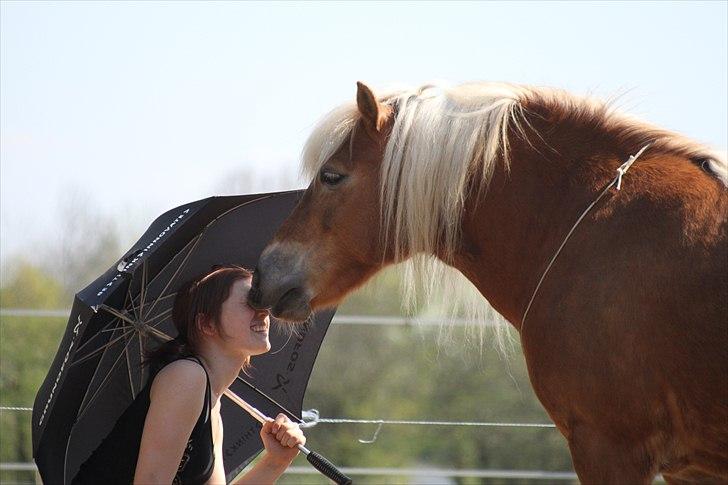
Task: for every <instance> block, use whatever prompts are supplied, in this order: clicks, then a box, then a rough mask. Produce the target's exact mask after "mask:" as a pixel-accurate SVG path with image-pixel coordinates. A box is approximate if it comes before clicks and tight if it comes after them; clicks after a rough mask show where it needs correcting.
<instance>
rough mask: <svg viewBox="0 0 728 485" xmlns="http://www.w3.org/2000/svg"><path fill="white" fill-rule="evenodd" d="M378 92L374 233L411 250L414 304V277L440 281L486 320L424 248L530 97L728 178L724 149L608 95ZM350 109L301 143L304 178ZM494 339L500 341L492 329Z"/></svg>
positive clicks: (341, 136) (470, 87)
mask: <svg viewBox="0 0 728 485" xmlns="http://www.w3.org/2000/svg"><path fill="white" fill-rule="evenodd" d="M379 101H380V102H382V103H385V104H387V105H390V106H392V107H393V108H394V109H395V111H394V112H395V113H396V116H395V119H394V126H393V128H392V133H391V135H390V137H389V140H388V142H387V145H386V149H385V154H384V158H383V160H382V164H381V186H380V195H381V216H382V224H383V227H391V228H393V233H392V234H390V233H384V234H382V237H383V243H387V242H388V241H390V240H391V241H392V243H393V244H394V247H395V250H396V254H397V255H398V256H400V257H402V256H403V255H406V254H409V255H414V257H413V258H411V259H410V260H409V261H408V263H409V264H408V265H407V267H406V271H405V274H406V278H405V281H404V293H405V301H406V302H410V303H414V298H415V294H414V290H413V288H415V283H417V282H421V283H424V288H423V289H424V297H425V298H429V296H430V295H431V294H432V293H433V291H434V289H435V288H437V289H438V293H439V292H440V291H442V289H443V287H444V289H445V291H446V292H447V293H449V294H450V296H448V297H447V298H448V299H449V301H452V302H457V303H453V304H454V305H457V306H459V307H460V308H461V311H460V312H459V313H462V308H463V306H465V307H466V308H467V309H466V310H465V313H466V314H467V316H468V317H470V318H475V319H478V318H481V319H482V318H483V316H484V315H487V317H486V318H488V319H492V318H493V316H494V313H495V312H494V311H493V310H492V309H490V307H489V306H484V305H483V303H484V302H485V300H484V298H483V297H482V296H481V295H480V293H478V292H477V290H475V288H474V287H473V286H472V285H471V284H470V282H469V281H468V280H467V279H466V278H465V277H464V276H462V275H461V274H460V273H459V272H457V271H455V270H453V269H452V268H451V267H449V266H446V265H444V264H442V263H440V262H439V260H437V259H436V258H435V257H434V256H433V255H434V254H439V255H440V256H441V257H443V259H444V260H445V261H448V260H449V258H450V257H451V256H452V254H453V251H454V250H455V248H457V244H458V240H459V237H460V233H459V229H460V217H461V214H462V211H463V205H464V203H465V199H466V196H467V191H468V189H469V186H470V182H471V181H472V177H473V175H474V174H478V176H479V177H480V184H479V186H480V188H481V189H485V188H487V186H488V184H489V182H490V179H491V177H492V175H493V172H494V169H495V166H496V163H497V162H498V160H502V162H503V163H504V164H505V167H506V169H507V168H508V165H509V136H510V135H511V134H513V133H514V132H515V133H519V134H521V135H524V138H525V130H524V127H525V125H527V124H528V122H527V120H526V118H525V116H524V114H525V112H526V111H527V110H528V106H529V105H533V103H537V104H539V105H541V106H548V107H549V108H551V109H557V110H559V112H563V115H564V116H569V114H570V113H574V112H578V113H579V116H581V117H583V116H584V115H585V113H586V115H587V116H588V117H590V118H592V119H595V120H597V121H598V122H599V123H600V124H601V125H602V126H603V127H604V129H605V130H611V131H614V130H616V131H617V132H619V133H621V134H623V136H624V137H629V136H634V134H635V133H636V134H638V135H640V134H641V135H643V136H644V137H649V138H650V139H651V140H658V143H659V145H660V148H661V149H663V150H668V151H672V152H678V153H680V154H682V155H688V156H690V157H693V158H695V157H698V156H703V157H704V158H705V159H706V161H707V163H708V165H709V167H710V168H711V170H712V171H713V172H714V173H715V174H716V175H717V176H718V178H720V179H721V180H722V181H723V183H724V184H727V185H728V168H727V167H728V165H727V164H726V160H725V158H721V157H720V156H717V155H715V154H712V153H710V152H708V151H706V149H705V148H704V147H703V146H701V145H699V144H697V143H694V142H692V141H689V140H687V139H685V138H682V137H680V136H679V135H676V134H673V133H669V132H665V131H662V130H659V129H657V128H653V127H651V126H649V125H647V124H645V123H642V122H640V121H637V120H634V119H631V118H628V117H626V116H624V115H621V114H619V113H616V112H615V111H614V110H612V108H611V106H610V105H608V104H605V103H603V102H599V101H597V100H593V99H590V98H581V97H577V96H574V95H571V94H568V93H566V92H565V91H560V90H555V89H547V88H535V87H527V86H518V85H513V84H505V83H473V84H464V85H459V86H454V87H448V86H440V85H431V84H430V85H424V86H421V87H418V88H414V89H399V90H394V91H391V92H388V93H386V94H384V95H380V96H379ZM359 116H360V115H359V112H358V109H357V106H356V104H355V103H353V102H352V103H348V104H344V105H342V106H339V107H338V108H336V109H334V110H333V111H331V112H330V113H329V114H328V115H326V116H325V117H324V118H323V119H322V120H321V122H320V123H319V124H318V125H317V126H316V128H315V129H314V131H313V133H312V135H311V136H310V138H309V139H308V141H307V143H306V145H305V147H304V149H303V154H302V158H303V165H302V172H303V174H304V175H305V176H306V177H308V178H312V177H314V176H315V175H316V174H317V173H318V171H319V170H320V168H321V167H322V165H323V164H324V163H325V162H326V161H327V160H328V159H329V158H330V157H331V156H332V155H333V154H334V153H335V152H336V151H337V150H338V149H339V148H340V147H341V145H342V144H343V143H344V142H345V141H346V140H347V138H348V137H349V136H350V135H351V133H352V130H353V129H354V127H355V125H356V123H357V121H358V120H359ZM433 180H436V181H437V183H432V181H433ZM401 259H404V258H403V257H402V258H401ZM425 276H426V277H425ZM464 288H467V290H466V291H464ZM464 301H465V302H467V303H464ZM499 320H500V319H499ZM481 328H482V327H481ZM496 328H501V327H500V326H496ZM497 342H498V344H499V345H502V344H503V340H502V339H501V338H499V339H497Z"/></svg>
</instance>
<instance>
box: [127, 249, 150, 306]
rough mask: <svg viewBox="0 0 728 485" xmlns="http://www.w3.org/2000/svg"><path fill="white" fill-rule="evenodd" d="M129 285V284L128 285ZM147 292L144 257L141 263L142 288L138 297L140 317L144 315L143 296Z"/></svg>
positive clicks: (144, 296)
mask: <svg viewBox="0 0 728 485" xmlns="http://www.w3.org/2000/svg"><path fill="white" fill-rule="evenodd" d="M130 286H131V285H130ZM146 292H147V260H146V259H145V260H144V262H143V263H142V289H141V292H140V298H139V318H140V319H141V317H142V315H144V298H146Z"/></svg>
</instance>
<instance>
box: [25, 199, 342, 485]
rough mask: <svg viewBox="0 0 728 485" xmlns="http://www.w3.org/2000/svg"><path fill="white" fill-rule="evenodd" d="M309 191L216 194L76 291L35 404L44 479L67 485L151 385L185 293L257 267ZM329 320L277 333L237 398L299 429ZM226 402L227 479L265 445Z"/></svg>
mask: <svg viewBox="0 0 728 485" xmlns="http://www.w3.org/2000/svg"><path fill="white" fill-rule="evenodd" d="M301 194H302V191H290V192H278V193H270V194H259V195H243V196H231V197H210V198H207V199H203V200H199V201H196V202H192V203H189V204H186V205H183V206H180V207H178V208H176V209H172V210H170V211H168V212H166V213H165V214H163V215H161V216H160V217H158V218H157V219H156V220H155V221H154V222H153V223H152V225H151V226H150V227H149V229H147V231H146V232H145V233H144V235H143V236H142V237H141V238H140V239H139V241H138V242H137V243H136V244H135V245H134V246H133V248H132V250H130V251H129V252H128V253H127V254H126V255H125V256H124V257H123V258H122V259H121V260H120V261H119V263H118V264H117V265H115V266H114V267H112V268H110V269H109V270H108V271H107V272H106V273H104V274H103V275H102V276H101V277H100V278H98V279H97V280H96V281H94V282H93V283H91V284H90V285H88V286H87V287H86V288H84V289H83V290H82V291H81V292H80V293H78V294H77V295H76V298H75V300H74V303H73V308H72V310H71V315H70V318H69V322H68V327H67V329H66V333H65V335H64V336H63V339H62V341H61V344H60V347H59V348H58V353H57V354H56V357H55V359H54V361H53V364H52V365H51V368H50V370H49V371H48V375H47V376H46V378H45V381H44V382H43V385H42V386H41V388H40V390H39V391H38V394H37V396H36V398H35V404H34V405H33V423H32V426H33V456H34V458H35V462H36V464H37V465H38V470H39V472H40V475H41V477H42V478H43V481H44V482H45V483H49V484H55V483H69V482H70V481H71V479H72V478H73V477H74V476H75V474H76V472H77V471H78V469H79V467H80V465H81V464H82V463H83V462H84V461H85V460H86V459H87V458H88V457H89V456H90V455H91V453H92V452H93V450H95V449H96V447H97V446H98V445H99V444H100V443H101V441H103V439H104V438H105V437H106V436H107V435H108V433H109V432H110V431H111V429H112V428H113V426H114V423H115V422H116V420H117V419H118V418H119V416H121V414H122V413H123V412H124V410H125V409H126V407H127V406H128V405H129V404H130V403H131V402H132V401H133V400H134V397H135V396H136V395H137V393H138V392H139V391H140V390H141V389H142V387H143V386H144V385H145V383H146V379H147V377H148V375H147V368H146V367H144V366H142V365H141V362H142V359H143V357H144V355H143V353H144V350H145V349H147V348H150V347H151V348H153V347H155V346H157V345H159V343H160V342H161V341H163V340H164V339H167V338H169V337H174V336H175V335H176V330H175V328H174V325H173V324H172V322H171V310H172V303H173V301H174V295H175V293H176V291H177V288H178V287H179V286H181V285H182V284H183V283H184V282H186V281H187V280H189V279H190V278H192V277H194V276H196V275H199V274H200V273H203V272H205V271H208V270H209V269H210V268H211V267H212V266H213V265H215V264H240V265H243V266H246V267H249V268H253V267H254V266H255V264H256V262H257V260H258V256H259V255H260V253H261V251H262V250H263V248H264V247H265V245H266V244H267V243H268V241H269V240H270V239H271V237H272V236H273V234H274V233H275V231H276V230H277V228H278V226H280V224H281V223H282V222H283V220H284V219H285V218H286V217H287V216H288V214H290V212H291V211H292V210H293V207H294V206H295V205H296V203H297V202H298V199H299V198H300V196H301ZM78 250H79V251H83V248H79V249H78ZM333 314H334V311H327V312H321V313H319V314H317V315H316V316H315V317H314V318H313V319H311V320H309V321H308V322H306V323H305V324H303V325H301V326H298V327H296V328H295V329H294V331H293V333H291V331H290V330H289V329H287V328H283V326H278V325H275V324H274V325H271V328H272V331H271V336H270V340H271V346H272V347H271V351H270V352H268V353H267V354H264V355H261V356H257V357H255V358H254V359H253V369H252V370H250V371H249V373H250V374H251V375H250V376H245V375H243V376H241V377H239V378H238V380H237V381H236V382H235V383H234V384H233V385H232V386H231V387H230V389H229V391H231V393H234V394H236V395H238V396H241V397H242V398H243V399H244V401H247V403H249V406H248V410H249V412H251V413H252V414H253V415H254V416H255V415H256V412H255V411H253V410H252V409H250V408H251V407H252V408H256V409H257V410H260V412H262V413H264V414H265V415H267V416H271V415H273V416H275V415H277V414H278V413H281V412H282V413H285V414H287V415H288V416H289V418H291V419H292V420H294V421H298V422H303V421H302V419H301V407H302V405H303V395H304V392H305V390H306V386H307V384H308V379H309V376H310V374H311V370H312V367H313V363H314V359H315V358H316V355H317V353H318V349H319V347H320V345H321V341H322V340H323V338H324V335H325V334H326V330H327V329H328V326H329V323H330V321H331V318H332V317H333ZM274 323H275V322H274ZM228 397H232V399H231V400H227V399H225V400H223V402H222V407H221V414H222V418H223V420H224V422H225V436H224V443H223V454H224V461H225V474H226V477H227V480H228V481H229V480H231V479H232V478H234V477H235V476H236V475H237V474H238V473H239V472H240V471H241V470H242V469H243V468H244V467H245V466H246V465H247V464H248V463H249V462H250V461H251V460H252V459H253V458H254V457H255V456H256V455H257V454H258V453H259V452H260V451H261V450H262V448H263V444H262V442H261V440H260V436H259V434H258V431H259V429H260V424H259V421H260V419H262V418H261V416H260V415H257V417H256V418H254V417H252V416H251V415H250V414H248V413H245V412H242V411H241V409H240V407H239V406H241V405H242V403H241V402H240V401H241V400H240V399H238V398H235V396H232V395H231V394H228ZM233 400H234V401H236V403H234V402H233ZM303 451H304V453H306V454H307V456H308V459H309V461H310V462H312V464H313V465H314V466H315V467H316V468H318V469H319V470H321V471H322V472H323V473H324V474H326V475H327V476H329V477H330V478H332V479H334V480H337V481H346V480H348V478H346V477H345V476H344V475H342V474H341V473H340V472H338V470H336V469H335V468H334V467H333V466H332V465H331V464H330V463H328V462H327V461H326V460H325V459H323V457H321V456H320V455H317V454H316V453H313V452H311V453H310V454H309V453H308V450H306V449H303ZM120 452H123V450H120Z"/></svg>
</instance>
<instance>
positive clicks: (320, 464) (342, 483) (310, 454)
mask: <svg viewBox="0 0 728 485" xmlns="http://www.w3.org/2000/svg"><path fill="white" fill-rule="evenodd" d="M224 394H225V395H226V396H227V397H228V398H229V399H230V400H231V401H232V402H234V403H235V404H237V405H238V406H240V407H241V408H243V409H244V410H245V411H247V412H248V414H250V415H251V416H252V417H253V418H255V419H256V420H257V421H258V422H259V423H260V424H264V423H265V422H266V421H273V420H272V419H271V418H269V417H268V416H266V415H265V414H263V413H262V412H261V411H260V410H258V409H256V408H254V407H253V406H251V405H250V404H248V403H247V402H245V400H243V398H241V397H240V396H238V395H237V394H235V393H234V392H233V391H231V390H230V389H225V392H224ZM298 449H299V450H301V452H302V453H303V454H304V455H306V460H308V462H309V463H310V464H311V465H312V466H313V467H314V468H315V469H317V470H318V471H320V472H321V473H322V474H324V475H325V476H327V477H328V478H330V479H331V480H333V481H335V482H336V483H338V484H339V485H351V478H349V477H347V476H346V475H344V474H343V473H341V471H340V470H339V469H338V468H336V466H335V465H334V464H333V463H331V462H330V461H329V460H327V459H326V458H325V457H324V456H322V455H320V454H318V453H316V452H315V451H311V450H309V449H308V448H306V447H305V446H303V445H298Z"/></svg>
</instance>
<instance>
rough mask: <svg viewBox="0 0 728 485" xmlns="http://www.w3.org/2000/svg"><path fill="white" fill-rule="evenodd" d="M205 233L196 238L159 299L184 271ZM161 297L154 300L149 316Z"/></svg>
mask: <svg viewBox="0 0 728 485" xmlns="http://www.w3.org/2000/svg"><path fill="white" fill-rule="evenodd" d="M204 233H205V231H202V233H201V234H199V235H198V236H195V239H194V241H195V242H194V243H193V244H192V247H191V248H190V250H189V251H188V252H187V254H186V255H185V257H184V259H182V262H181V263H180V265H179V266H178V267H177V269H176V270H175V271H174V274H173V275H172V277H171V278H170V279H169V281H167V284H166V285H165V286H164V289H163V290H162V292H161V293H160V294H159V297H161V296H162V295H164V293H165V292H166V291H167V288H169V285H171V284H172V282H173V281H174V279H175V278H176V277H177V275H178V274H179V273H180V271H182V268H184V265H185V264H186V263H187V260H188V259H189V258H190V255H191V254H192V251H194V249H195V247H197V244H198V243H199V242H200V240H201V239H202V234H204ZM159 297H157V298H156V299H155V300H154V301H153V302H152V307H151V308H150V309H149V311H148V312H147V315H149V314H150V313H151V312H152V310H154V307H155V306H156V305H157V302H158V301H159Z"/></svg>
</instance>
